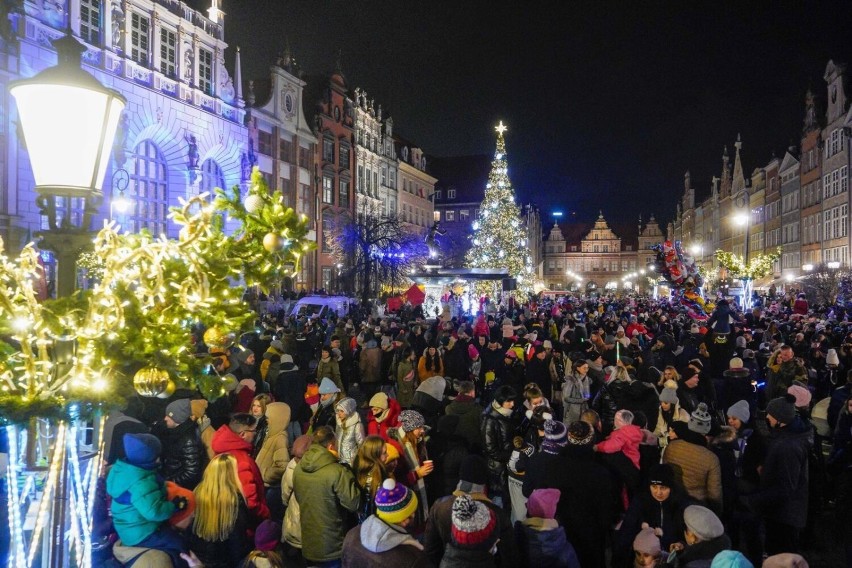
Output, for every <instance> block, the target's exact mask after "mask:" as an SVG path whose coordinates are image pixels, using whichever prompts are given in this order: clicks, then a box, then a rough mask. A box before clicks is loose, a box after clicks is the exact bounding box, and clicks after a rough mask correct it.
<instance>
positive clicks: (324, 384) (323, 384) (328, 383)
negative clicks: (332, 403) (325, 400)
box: [319, 377, 340, 394]
mask: <svg viewBox="0 0 852 568" xmlns="http://www.w3.org/2000/svg"><path fill="white" fill-rule="evenodd" d="M338 392H340V389H339V388H337V385H336V384H334V381H332V380H331V379H329V378H328V377H323V378H322V381H320V386H319V393H320V394H334V393H338Z"/></svg>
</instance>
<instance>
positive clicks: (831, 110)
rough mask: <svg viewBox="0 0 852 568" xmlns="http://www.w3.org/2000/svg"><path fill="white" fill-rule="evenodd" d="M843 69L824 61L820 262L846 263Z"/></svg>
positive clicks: (846, 121)
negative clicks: (826, 98)
mask: <svg viewBox="0 0 852 568" xmlns="http://www.w3.org/2000/svg"><path fill="white" fill-rule="evenodd" d="M845 72H846V69H845V68H844V67H843V66H842V65H838V64H835V63H834V62H833V61H829V62H828V66H827V67H826V69H825V75H824V79H825V82H826V86H827V89H828V107H827V109H826V125H825V128H823V130H822V141H823V161H822V260H823V261H824V262H831V261H837V262H840V263H842V264H848V263H849V126H850V117H849V116H848V115H847V110H848V106H849V105H848V103H847V97H846V90H845V88H844V76H845Z"/></svg>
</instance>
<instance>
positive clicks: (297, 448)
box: [290, 434, 390, 459]
mask: <svg viewBox="0 0 852 568" xmlns="http://www.w3.org/2000/svg"><path fill="white" fill-rule="evenodd" d="M313 441H314V439H313V436H310V435H308V434H302V435H301V436H299V437H298V438H296V439H295V440H293V447H292V448H291V449H290V453H291V454H292V456H293V457H294V458H298V459H302V456H303V455H305V452H307V451H308V448H310V447H311V444H312V443H313ZM388 447H390V446H388Z"/></svg>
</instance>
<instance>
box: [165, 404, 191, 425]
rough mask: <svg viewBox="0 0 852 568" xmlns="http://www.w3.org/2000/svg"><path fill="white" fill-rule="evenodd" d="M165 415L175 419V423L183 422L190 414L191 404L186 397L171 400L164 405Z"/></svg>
mask: <svg viewBox="0 0 852 568" xmlns="http://www.w3.org/2000/svg"><path fill="white" fill-rule="evenodd" d="M166 416H168V417H169V418H171V419H172V420H174V421H175V424H183V423H184V422H186V421H187V420H189V417H190V416H192V406H191V405H190V403H189V399H188V398H181V399H178V400H173V401H171V402H170V403H169V405H168V406H167V407H166Z"/></svg>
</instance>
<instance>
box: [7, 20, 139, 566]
mask: <svg viewBox="0 0 852 568" xmlns="http://www.w3.org/2000/svg"><path fill="white" fill-rule="evenodd" d="M53 46H54V47H55V48H56V53H57V60H58V62H57V64H56V66H54V67H50V68H48V69H45V70H44V71H42V72H41V73H39V74H37V75H35V76H34V77H32V78H30V79H22V80H20V81H14V82H12V83H11V84H10V86H9V91H10V93H11V94H12V96H13V97H15V104H16V105H17V107H18V115H19V118H20V123H21V129H22V130H23V134H24V141H25V143H26V148H27V153H28V154H29V157H30V163H31V165H32V170H33V177H34V178H35V182H36V187H35V190H36V193H37V194H38V197H37V198H36V205H37V206H38V207H39V209H40V210H41V213H42V215H45V216H46V217H47V225H48V229H47V230H46V231H40V232H38V233H36V236H39V237H41V244H40V246H41V248H43V249H45V250H50V251H53V253H54V254H55V255H56V262H57V282H56V292H57V296H58V297H63V296H70V295H71V294H73V292H74V285H75V282H76V279H77V257H78V256H79V254H80V252H81V251H82V250H84V249H85V248H87V247H88V246H89V245H90V244H91V242H92V233H91V230H90V225H91V220H92V215H93V214H94V213H95V212H96V211H97V208H98V206H99V205H100V203H101V201H102V199H103V194H102V192H101V186H102V184H103V179H104V174H105V173H106V170H107V167H108V165H109V154H110V151H111V150H112V143H113V139H114V138H115V131H116V128H117V126H118V121H119V118H120V117H121V113H122V111H123V110H124V106H125V103H126V100H125V98H124V97H123V96H122V95H121V94H119V93H118V92H116V91H114V90H112V89H108V88H106V87H104V86H103V85H102V84H101V83H100V82H99V81H98V80H97V79H95V78H94V77H93V76H92V75H91V74H89V73H87V72H85V71H83V69H82V68H81V67H80V62H81V56H82V54H83V52H84V51H85V49H86V48H85V47H84V46H83V44H82V43H80V42H79V41H77V40H76V39H74V38H73V37H72V36H71V35H70V34H69V35H66V36H64V37H62V38H59V39H58V40H56V41H54V42H53ZM81 202H82V203H81ZM81 205H82V211H80V206H81ZM75 209H77V211H75ZM61 445H62V446H63V447H62V448H60V447H59V446H60V442H58V441H57V442H56V447H55V449H54V450H53V459H59V460H61V466H60V469H59V473H58V477H57V481H56V486H55V488H54V490H53V491H54V497H53V505H52V512H51V520H50V535H49V539H47V542H48V543H49V546H48V550H49V553H48V558H47V561H48V564H49V565H50V566H51V567H60V566H63V565H64V559H63V555H64V552H65V549H64V547H65V539H66V534H67V533H66V531H65V519H66V514H67V507H66V504H67V502H68V471H69V460H70V458H69V455H68V452H67V451H65V448H64V442H62V443H61ZM57 456H58V457H57ZM78 505H79V504H78ZM10 506H11V504H10Z"/></svg>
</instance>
